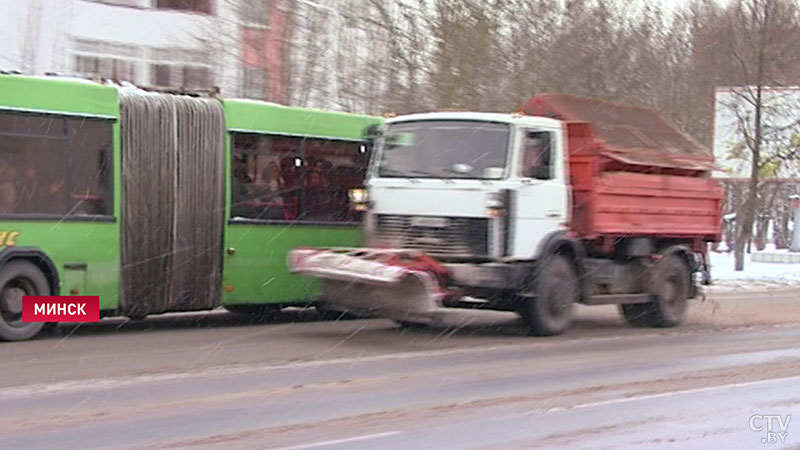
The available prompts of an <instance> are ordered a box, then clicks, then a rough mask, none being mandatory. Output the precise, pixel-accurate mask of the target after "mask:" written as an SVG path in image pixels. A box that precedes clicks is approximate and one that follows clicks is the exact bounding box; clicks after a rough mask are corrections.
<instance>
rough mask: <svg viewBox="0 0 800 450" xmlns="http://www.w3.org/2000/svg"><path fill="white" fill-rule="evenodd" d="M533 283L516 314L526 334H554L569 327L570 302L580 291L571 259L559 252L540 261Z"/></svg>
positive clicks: (570, 317) (573, 301)
mask: <svg viewBox="0 0 800 450" xmlns="http://www.w3.org/2000/svg"><path fill="white" fill-rule="evenodd" d="M542 264H543V265H542V267H541V269H540V270H538V273H537V275H536V280H535V286H533V288H534V289H533V292H534V294H535V295H533V296H525V297H523V299H522V304H521V305H520V314H521V315H522V319H523V322H524V324H525V329H526V330H525V331H526V333H527V334H528V335H529V336H554V335H557V334H561V333H563V332H564V331H566V329H567V328H569V325H570V323H571V322H572V306H573V304H574V303H575V302H576V301H577V300H578V297H579V295H580V291H579V289H580V288H579V286H578V277H577V276H576V275H575V269H573V266H572V263H571V262H570V260H569V259H567V258H566V257H564V256H562V255H554V256H551V257H550V258H547V259H545V260H544V261H542Z"/></svg>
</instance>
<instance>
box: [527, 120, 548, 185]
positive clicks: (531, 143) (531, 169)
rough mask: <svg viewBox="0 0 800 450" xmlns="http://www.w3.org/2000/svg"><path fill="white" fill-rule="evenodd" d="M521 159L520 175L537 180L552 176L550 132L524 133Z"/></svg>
mask: <svg viewBox="0 0 800 450" xmlns="http://www.w3.org/2000/svg"><path fill="white" fill-rule="evenodd" d="M524 146H525V147H524V149H523V159H522V176H524V177H530V178H535V179H537V180H550V179H552V178H553V169H552V161H551V160H552V158H551V148H550V133H548V132H546V131H529V132H527V133H525V142H524Z"/></svg>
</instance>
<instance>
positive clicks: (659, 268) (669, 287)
mask: <svg viewBox="0 0 800 450" xmlns="http://www.w3.org/2000/svg"><path fill="white" fill-rule="evenodd" d="M652 270H653V272H652V273H651V275H650V281H649V284H650V286H649V291H650V294H651V300H650V302H649V303H639V304H632V305H620V310H621V312H622V315H623V317H625V320H627V321H628V322H629V323H631V324H633V325H637V326H646V327H662V328H666V327H674V326H676V325H680V324H681V322H683V318H684V316H685V315H686V307H687V305H688V302H689V290H690V287H691V286H690V285H689V283H690V274H689V267H688V266H687V264H686V262H685V261H683V260H682V259H681V258H680V257H678V256H676V255H670V256H667V257H666V258H663V259H662V260H660V261H659V262H657V263H656V264H655V266H654V267H653V269H652Z"/></svg>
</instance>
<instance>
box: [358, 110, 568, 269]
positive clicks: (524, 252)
mask: <svg viewBox="0 0 800 450" xmlns="http://www.w3.org/2000/svg"><path fill="white" fill-rule="evenodd" d="M563 152H564V129H563V122H561V121H558V120H554V119H548V118H544V117H530V116H522V115H511V114H493V113H461V112H447V113H428V114H414V115H408V116H403V117H402V118H398V119H390V120H388V121H387V123H386V125H385V128H384V130H383V131H382V133H381V137H380V138H379V139H378V140H377V142H376V146H375V152H374V156H373V161H372V164H371V166H370V170H369V174H368V181H367V183H366V185H367V190H368V195H369V204H370V208H369V210H368V212H367V217H366V240H367V242H366V244H367V245H368V246H370V247H390V248H406V249H418V250H422V251H424V252H426V253H428V254H430V255H432V256H434V257H436V258H437V259H439V260H440V261H443V262H453V263H456V262H475V263H478V262H491V261H504V262H508V261H525V260H532V259H535V258H536V256H537V251H538V249H539V248H540V247H541V243H542V241H543V240H544V239H546V237H547V236H548V235H551V234H552V233H554V232H557V231H559V230H565V229H566V222H567V215H568V212H569V198H570V195H569V183H568V178H567V177H568V173H567V168H566V167H565V166H566V165H565V159H564V155H563Z"/></svg>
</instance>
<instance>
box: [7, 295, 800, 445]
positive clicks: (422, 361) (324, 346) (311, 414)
mask: <svg viewBox="0 0 800 450" xmlns="http://www.w3.org/2000/svg"><path fill="white" fill-rule="evenodd" d="M449 325H451V326H450V327H448V328H440V329H428V330H424V331H409V330H401V329H399V328H398V327H397V326H395V325H394V324H392V323H391V322H389V321H385V320H345V321H338V322H321V321H318V320H317V317H316V315H315V314H314V313H313V312H310V311H288V312H287V313H286V314H284V317H282V318H280V319H276V320H266V321H262V322H254V321H250V320H244V319H241V318H237V317H234V316H232V315H229V314H227V313H224V312H212V313H207V314H184V315H167V316H161V317H154V318H149V319H147V320H145V321H142V322H126V321H124V320H121V319H114V320H104V321H101V323H99V324H92V325H89V326H86V325H83V326H61V327H59V328H58V329H57V330H55V331H54V332H52V333H50V334H49V335H46V336H43V337H42V338H40V339H36V340H34V341H30V342H22V343H13V344H2V345H0V411H2V412H0V449H7V448H11V449H13V448H25V449H36V448H42V449H51V448H80V449H89V448H242V449H250V448H283V449H317V448H319V449H345V448H347V449H350V448H364V449H373V448H381V449H394V448H397V449H400V448H402V449H407V448H437V449H438V448H445V449H447V448H452V449H473V448H474V449H478V448H487V449H488V448H493V449H498V448H499V449H504V448H508V449H514V448H577V449H583V448H586V449H590V448H591V449H594V448H601V449H603V448H608V449H614V448H680V449H684V448H698V449H701V448H702V449H707V448H726V449H735V448H745V449H749V448H800V290H797V289H795V290H783V291H773V292H769V293H759V292H749V293H735V294H734V293H719V294H713V295H710V298H709V299H707V300H706V301H705V302H697V303H694V304H693V305H692V309H691V314H690V318H689V321H688V323H687V324H686V325H685V326H683V327H681V328H676V329H669V330H653V329H641V328H633V327H629V326H627V325H625V324H624V323H623V322H622V320H621V319H620V318H619V317H618V315H617V314H616V311H615V309H614V308H611V307H595V308H579V309H578V311H577V318H576V323H575V326H574V327H573V329H572V330H570V332H569V333H567V334H566V335H564V336H559V337H555V338H548V339H537V338H528V337H524V336H522V335H521V327H520V325H519V323H518V320H517V319H516V317H515V316H514V315H510V314H504V313H487V312H471V311H470V312H461V311H455V312H454V313H453V315H452V317H451V318H450V321H449ZM792 414H794V415H795V416H796V417H794V418H789V416H791V415H792ZM753 416H755V417H753ZM766 416H776V418H775V419H773V422H772V424H773V427H772V429H771V430H770V429H768V426H767V425H768V420H769V419H768V418H767V417H766ZM778 419H780V420H778ZM786 420H788V421H789V422H788V423H786ZM779 422H780V423H779ZM781 424H783V425H786V426H785V427H784V428H783V429H781V428H780V426H779V425H781ZM751 428H756V430H752V429H751ZM770 433H773V434H770ZM781 433H786V434H781ZM781 439H782V440H783V441H782V442H781ZM762 440H763V441H764V442H768V441H769V440H778V443H774V444H768V443H762Z"/></svg>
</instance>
